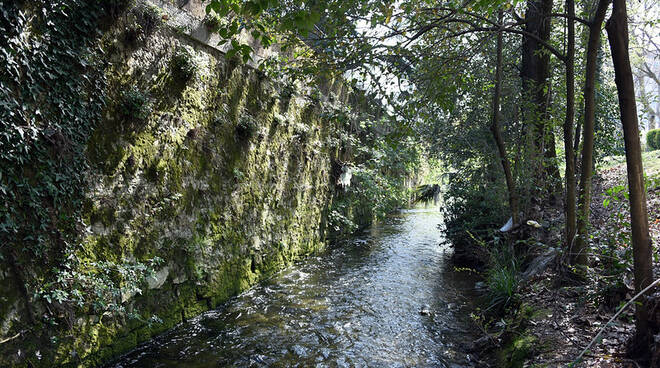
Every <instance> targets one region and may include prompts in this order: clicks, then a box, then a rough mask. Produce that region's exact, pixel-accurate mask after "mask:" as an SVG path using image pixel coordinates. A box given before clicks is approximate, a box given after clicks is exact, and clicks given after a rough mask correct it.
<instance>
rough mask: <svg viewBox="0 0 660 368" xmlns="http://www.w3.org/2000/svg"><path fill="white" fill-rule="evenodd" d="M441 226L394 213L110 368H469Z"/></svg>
mask: <svg viewBox="0 0 660 368" xmlns="http://www.w3.org/2000/svg"><path fill="white" fill-rule="evenodd" d="M441 222H442V217H441V215H440V213H439V212H438V211H437V209H435V210H409V211H404V212H402V213H401V214H400V215H398V216H394V217H392V218H391V219H389V220H388V221H386V222H385V223H383V224H379V225H377V226H374V227H373V228H372V229H370V230H369V231H368V232H365V233H364V234H362V235H360V236H357V237H355V238H354V239H352V240H351V241H350V242H348V243H346V244H342V245H341V246H336V247H331V249H329V250H328V251H326V252H325V253H324V254H321V255H319V256H317V257H311V258H307V259H305V260H304V261H302V262H300V263H298V264H296V265H294V266H293V267H291V268H289V269H286V270H284V271H282V272H280V273H279V274H277V275H276V276H274V277H273V278H271V279H270V280H268V281H265V282H264V283H262V284H260V285H258V286H256V287H254V288H252V289H250V290H249V291H247V292H245V293H243V294H241V295H239V296H237V297H235V298H233V299H231V300H229V301H228V302H227V303H225V304H224V305H223V306H222V307H221V308H219V309H217V310H214V311H210V312H207V313H204V314H203V315H201V316H199V317H197V318H195V319H193V320H190V321H188V322H186V323H183V324H181V325H179V326H178V327H176V328H174V329H173V330H171V331H169V332H168V333H165V334H164V335H162V336H160V337H158V338H156V339H155V340H153V341H152V342H150V343H148V344H147V345H145V346H143V347H141V348H139V349H137V350H135V351H134V352H132V353H130V354H128V355H126V356H124V357H123V358H121V360H119V361H118V362H115V363H114V365H113V367H115V368H124V367H125V368H128V367H224V366H234V367H272V366H275V367H292V366H300V367H310V366H311V367H344V366H345V367H420V366H421V367H469V366H472V364H471V360H472V358H471V356H470V355H469V354H466V353H465V352H464V349H465V347H466V346H467V345H468V344H469V343H470V342H471V341H473V340H474V338H475V336H474V329H475V328H474V324H472V323H471V322H470V317H469V300H471V299H472V297H473V295H472V293H471V291H470V290H472V289H473V288H474V280H473V279H470V278H469V277H468V276H467V275H466V274H465V273H456V272H455V271H454V270H453V269H452V267H451V266H450V264H449V262H448V261H447V255H448V254H449V250H448V249H447V246H445V245H440V243H441V240H442V233H441V231H439V230H438V225H439V224H440V223H441ZM427 312H428V313H427Z"/></svg>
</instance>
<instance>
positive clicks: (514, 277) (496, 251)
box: [486, 240, 520, 311]
mask: <svg viewBox="0 0 660 368" xmlns="http://www.w3.org/2000/svg"><path fill="white" fill-rule="evenodd" d="M490 254H491V261H490V264H489V267H488V271H487V273H486V285H487V286H488V296H487V298H488V308H487V310H494V311H502V310H505V309H506V308H507V307H509V306H511V305H513V304H515V303H517V301H518V299H517V296H516V292H517V291H518V283H519V278H518V272H519V271H520V267H519V265H518V260H517V257H516V254H515V253H514V251H513V248H512V247H509V246H507V245H505V244H500V242H499V241H497V240H496V241H495V245H494V246H493V247H492V249H491V250H490Z"/></svg>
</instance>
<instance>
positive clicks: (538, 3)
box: [520, 0, 559, 200]
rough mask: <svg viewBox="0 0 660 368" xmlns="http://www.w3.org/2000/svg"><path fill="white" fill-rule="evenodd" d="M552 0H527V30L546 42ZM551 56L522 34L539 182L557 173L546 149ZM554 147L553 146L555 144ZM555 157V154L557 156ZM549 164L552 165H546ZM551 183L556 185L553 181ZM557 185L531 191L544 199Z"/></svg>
mask: <svg viewBox="0 0 660 368" xmlns="http://www.w3.org/2000/svg"><path fill="white" fill-rule="evenodd" d="M552 3H553V0H527V10H526V13H525V31H526V32H528V33H531V34H534V35H536V37H538V39H540V40H543V41H545V42H547V41H548V40H549V39H550V31H551V17H550V14H551V12H552ZM549 65H550V56H549V54H548V53H547V52H544V50H543V46H542V44H541V43H540V42H539V41H538V40H537V39H536V38H534V37H523V44H522V66H521V72H520V75H521V78H522V86H523V97H524V100H525V102H524V104H523V120H524V122H525V124H529V131H530V133H531V134H530V137H529V139H530V141H531V143H532V151H531V152H530V157H529V160H530V161H531V162H532V164H533V165H534V166H535V167H534V170H533V175H534V177H535V180H536V181H537V182H539V183H549V182H550V181H551V180H552V177H553V176H554V173H558V172H559V171H558V169H557V170H555V169H556V166H557V162H556V160H552V159H550V160H546V158H548V157H552V155H553V152H552V151H550V152H547V150H548V146H549V144H548V143H549V140H550V137H549V136H548V133H551V132H550V130H549V129H550V128H549V127H548V123H549V119H548V102H549V101H548V100H549V99H548V93H549V90H550V88H549V85H548V80H549V76H550V66H549ZM552 148H554V147H552ZM555 157H556V155H555ZM546 164H547V165H550V166H551V167H546ZM552 184H555V183H554V182H552ZM555 187H556V186H546V187H545V188H544V189H543V191H544V192H536V193H532V197H534V198H538V199H540V200H543V199H545V198H546V197H547V196H548V194H553V193H549V192H552V191H553V190H554V188H555Z"/></svg>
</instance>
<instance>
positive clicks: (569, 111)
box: [564, 0, 577, 249]
mask: <svg viewBox="0 0 660 368" xmlns="http://www.w3.org/2000/svg"><path fill="white" fill-rule="evenodd" d="M566 13H567V15H568V19H567V28H568V32H567V38H568V42H567V45H566V120H565V121H564V150H565V155H564V157H565V161H566V173H565V175H564V176H565V181H566V197H565V200H564V212H565V214H566V244H567V249H571V244H573V239H574V238H575V229H576V226H577V215H576V208H575V199H576V190H575V151H573V120H574V118H575V20H574V19H573V17H574V16H575V0H566Z"/></svg>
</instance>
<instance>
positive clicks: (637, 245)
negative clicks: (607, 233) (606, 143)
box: [606, 0, 653, 352]
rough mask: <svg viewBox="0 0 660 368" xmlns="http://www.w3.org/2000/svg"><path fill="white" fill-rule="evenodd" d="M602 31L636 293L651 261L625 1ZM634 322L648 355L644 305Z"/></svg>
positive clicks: (618, 2)
mask: <svg viewBox="0 0 660 368" xmlns="http://www.w3.org/2000/svg"><path fill="white" fill-rule="evenodd" d="M606 29H607V35H608V38H609V42H610V50H611V51H612V61H613V63H614V81H615V82H616V87H617V93H618V96H619V110H620V112H621V123H622V124H623V139H624V142H625V146H626V165H627V168H628V190H629V200H630V226H631V230H632V246H633V259H634V268H635V269H634V273H635V291H636V292H640V291H641V290H642V289H644V288H645V287H647V286H648V285H650V284H651V283H652V282H653V258H652V257H651V239H650V238H649V225H648V213H647V210H646V193H645V188H644V169H643V167H642V149H641V145H640V143H639V126H638V122H637V106H636V104H635V86H634V82H633V75H632V70H631V68H630V56H629V54H628V16H627V14H626V1H625V0H614V8H613V10H612V16H611V17H610V19H609V20H608V21H607V27H606ZM635 322H636V328H637V336H636V337H637V342H638V343H637V344H635V345H636V347H637V348H638V349H644V350H646V351H645V352H648V348H649V342H650V335H649V331H648V318H647V310H646V305H645V303H644V302H642V303H640V304H637V307H636V321H635ZM639 352H642V351H639Z"/></svg>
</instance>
